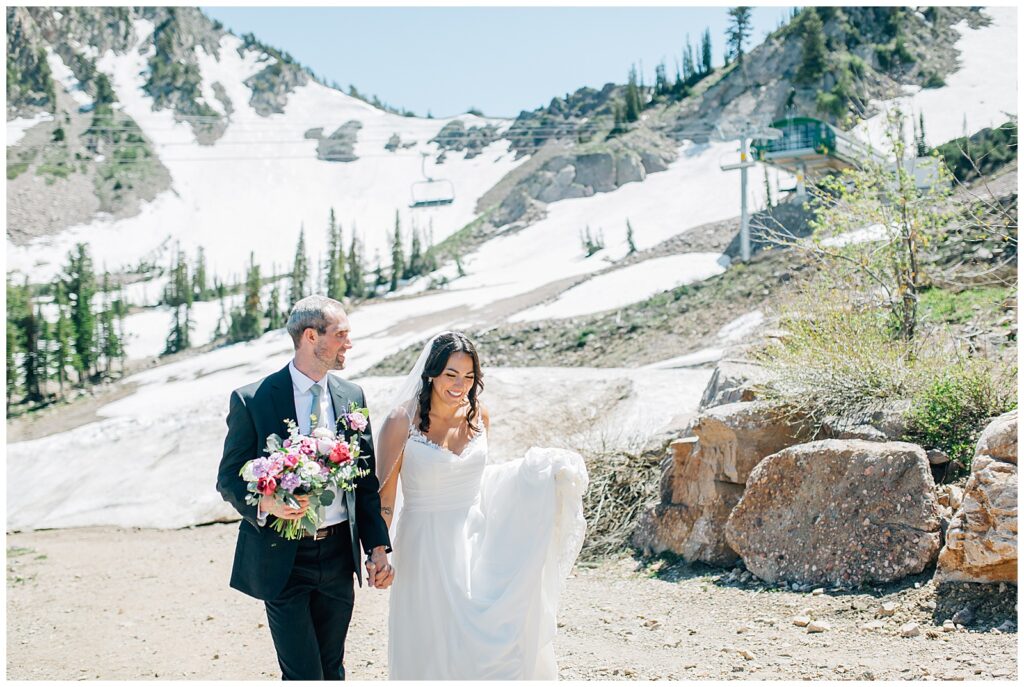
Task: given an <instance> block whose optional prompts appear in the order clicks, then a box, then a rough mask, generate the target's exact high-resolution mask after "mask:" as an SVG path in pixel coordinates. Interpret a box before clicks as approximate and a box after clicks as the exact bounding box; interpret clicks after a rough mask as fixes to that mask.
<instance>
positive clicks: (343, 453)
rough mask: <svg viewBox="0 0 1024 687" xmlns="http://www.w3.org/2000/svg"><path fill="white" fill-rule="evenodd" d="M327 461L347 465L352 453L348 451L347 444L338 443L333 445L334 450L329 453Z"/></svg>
mask: <svg viewBox="0 0 1024 687" xmlns="http://www.w3.org/2000/svg"><path fill="white" fill-rule="evenodd" d="M328 459H329V460H330V461H331V462H332V463H347V462H348V461H350V460H352V452H351V451H349V450H348V444H346V443H345V442H343V441H339V442H338V443H336V444H335V445H334V450H333V451H331V455H329V456H328Z"/></svg>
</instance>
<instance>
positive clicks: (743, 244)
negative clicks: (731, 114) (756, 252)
mask: <svg viewBox="0 0 1024 687" xmlns="http://www.w3.org/2000/svg"><path fill="white" fill-rule="evenodd" d="M781 136H782V132H781V131H780V130H778V129H773V128H772V127H769V126H764V125H760V124H755V123H752V122H749V121H743V122H740V123H739V124H738V125H735V126H722V125H719V126H716V127H715V138H717V139H718V140H720V141H739V144H740V160H739V162H732V163H727V164H721V165H719V166H720V167H721V169H722V171H725V172H728V171H731V170H734V169H738V170H740V256H741V258H742V259H743V262H750V217H749V214H748V212H747V170H748V169H749V168H751V167H753V166H754V165H755V164H756V162H754V159H753V158H752V157H751V155H750V140H751V139H752V138H760V139H764V140H774V139H777V138H780V137H781Z"/></svg>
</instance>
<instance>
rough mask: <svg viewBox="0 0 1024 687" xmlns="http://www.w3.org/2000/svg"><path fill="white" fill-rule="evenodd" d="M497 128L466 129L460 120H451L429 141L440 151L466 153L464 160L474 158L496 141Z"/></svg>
mask: <svg viewBox="0 0 1024 687" xmlns="http://www.w3.org/2000/svg"><path fill="white" fill-rule="evenodd" d="M499 137H500V134H499V133H498V127H496V126H494V125H493V124H487V125H485V126H471V127H469V128H468V129H467V128H466V124H465V122H463V121H462V120H461V119H453V120H452V121H450V122H448V123H447V124H445V125H444V127H442V129H441V131H439V132H438V134H437V136H435V137H434V138H432V139H430V143H436V144H437V147H438V148H440V149H441V150H442V151H446V150H451V151H454V152H461V151H465V152H466V159H467V160H468V159H470V158H474V157H476V156H477V155H479V154H480V151H482V150H483V149H484V148H486V147H487V146H489V145H490V144H492V143H494V142H495V141H497V140H498V138H499Z"/></svg>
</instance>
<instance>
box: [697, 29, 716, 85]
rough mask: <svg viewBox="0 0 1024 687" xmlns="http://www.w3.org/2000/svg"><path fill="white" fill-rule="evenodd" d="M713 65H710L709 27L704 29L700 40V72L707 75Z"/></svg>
mask: <svg viewBox="0 0 1024 687" xmlns="http://www.w3.org/2000/svg"><path fill="white" fill-rule="evenodd" d="M712 69H714V67H712V66H711V29H710V28H706V29H704V35H703V36H702V37H701V41H700V73H701V74H704V75H707V74H710V73H711V70H712Z"/></svg>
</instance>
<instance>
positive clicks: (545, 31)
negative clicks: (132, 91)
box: [202, 6, 790, 117]
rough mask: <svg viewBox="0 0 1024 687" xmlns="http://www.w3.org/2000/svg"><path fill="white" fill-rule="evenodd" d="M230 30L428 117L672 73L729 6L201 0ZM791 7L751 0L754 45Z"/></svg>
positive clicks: (721, 39) (720, 23) (506, 112)
mask: <svg viewBox="0 0 1024 687" xmlns="http://www.w3.org/2000/svg"><path fill="white" fill-rule="evenodd" d="M202 9H203V11H204V12H205V13H206V14H207V15H208V16H210V17H212V18H214V19H219V20H220V21H221V22H222V23H223V24H224V26H225V27H226V28H228V29H230V30H231V31H233V32H234V33H235V34H237V35H241V34H243V33H247V32H252V33H253V34H255V35H256V37H257V38H258V39H259V40H261V41H263V42H264V43H266V44H268V45H271V46H274V47H276V48H278V49H280V50H284V51H285V52H288V53H290V54H291V55H292V57H294V58H295V59H296V60H298V61H299V62H301V63H302V64H304V65H306V66H307V67H310V68H311V69H312V70H313V71H314V72H315V73H316V74H318V75H320V76H322V77H324V78H326V79H328V80H334V81H337V82H338V83H339V84H341V85H342V86H343V87H344V88H345V89H347V88H348V85H349V84H354V85H355V86H356V88H358V89H359V91H360V92H361V93H364V94H367V95H372V94H375V95H377V96H378V97H380V99H381V100H383V101H384V102H386V103H388V104H390V105H393V106H395V107H404V108H408V109H410V110H412V111H413V112H415V113H416V114H417V115H421V116H422V115H425V114H426V113H427V112H428V111H430V112H431V113H432V114H433V115H434V116H435V117H443V116H450V115H455V114H459V113H461V112H465V111H466V110H467V109H469V108H470V107H476V108H478V109H480V110H482V111H483V112H484V114H487V115H493V116H506V117H514V116H516V115H517V114H519V112H520V111H521V110H532V109H535V108H537V107H541V106H545V105H547V104H548V103H549V102H550V101H551V98H552V97H555V96H563V95H565V94H566V93H570V92H572V91H575V90H576V89H578V88H581V87H583V86H591V87H593V88H600V87H601V86H603V85H604V84H606V83H608V82H610V81H611V82H615V83H625V81H626V77H627V74H628V72H629V67H630V65H631V64H634V63H635V64H637V66H638V67H639V65H640V64H641V63H642V64H643V72H644V75H645V81H646V82H647V83H648V84H650V83H652V82H653V80H654V68H655V66H656V65H657V64H658V62H659V61H661V60H665V64H666V66H667V71H668V74H669V77H670V78H672V77H673V76H674V74H675V60H677V59H681V58H680V55H681V54H682V50H683V45H684V43H685V40H686V34H687V33H689V34H690V40H691V42H693V44H694V48H695V49H699V46H700V35H701V33H703V31H704V29H705V28H710V29H711V44H712V49H713V56H714V62H715V64H716V65H718V64H721V63H722V56H723V54H724V51H725V29H726V26H727V24H728V15H727V12H728V10H727V8H726V7H724V6H723V7H636V8H625V7H550V8H547V7H379V8H368V7H302V8H299V7H294V8H284V7H203V8H202ZM789 11H790V8H789V7H755V8H753V26H754V30H753V33H752V36H751V40H750V45H748V49H749V48H750V47H752V46H753V45H756V44H758V43H760V42H761V41H762V40H763V39H764V36H765V35H766V34H767V33H768V32H770V31H771V30H773V29H774V28H775V27H776V26H777V25H778V23H779V21H780V19H782V18H783V17H784V16H788V14H789Z"/></svg>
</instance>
